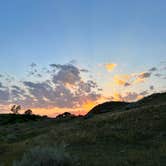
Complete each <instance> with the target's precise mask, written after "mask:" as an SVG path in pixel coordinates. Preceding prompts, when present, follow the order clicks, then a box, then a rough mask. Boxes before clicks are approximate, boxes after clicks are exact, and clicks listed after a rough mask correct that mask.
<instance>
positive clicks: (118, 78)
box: [113, 74, 131, 86]
mask: <svg viewBox="0 0 166 166" xmlns="http://www.w3.org/2000/svg"><path fill="white" fill-rule="evenodd" d="M130 79H131V76H130V75H127V74H126V75H115V76H114V78H113V80H114V83H115V84H116V85H121V86H129V85H130V84H129V80H130Z"/></svg>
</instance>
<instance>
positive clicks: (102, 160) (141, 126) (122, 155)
mask: <svg viewBox="0 0 166 166" xmlns="http://www.w3.org/2000/svg"><path fill="white" fill-rule="evenodd" d="M160 101H161V102H160ZM145 103H146V104H145ZM123 104H124V103H123ZM115 105H116V104H115ZM117 105H118V104H117ZM124 106H126V104H124ZM118 107H119V106H116V108H118ZM57 145H63V147H64V150H65V152H66V153H68V155H69V156H70V158H71V159H72V160H73V161H74V162H75V164H73V166H77V165H80V166H165V163H166V100H165V94H155V95H152V96H149V97H147V98H144V99H142V100H140V101H139V102H138V104H137V105H136V107H134V108H130V109H128V110H126V109H125V111H123V110H122V111H113V112H112V111H110V112H105V113H103V114H97V115H96V116H92V118H88V119H84V118H74V119H71V120H57V119H45V120H44V119H43V120H39V121H29V122H28V123H27V122H23V123H12V124H9V123H6V124H4V125H1V126H0V163H1V164H4V165H5V166H11V165H12V163H13V161H15V160H20V159H21V158H22V156H23V154H24V153H25V152H27V151H28V150H29V149H33V148H34V147H38V146H40V147H42V148H45V147H54V146H57ZM39 153H40V152H39ZM38 157H40V155H38ZM46 157H47V155H46ZM37 160H38V158H35V161H37Z"/></svg>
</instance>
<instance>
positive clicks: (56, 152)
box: [13, 147, 73, 166]
mask: <svg viewBox="0 0 166 166" xmlns="http://www.w3.org/2000/svg"><path fill="white" fill-rule="evenodd" d="M71 165H73V162H72V160H71V158H70V157H69V156H68V155H67V154H65V152H64V149H63V148H60V147H59V148H53V147H44V148H42V147H35V148H33V149H31V150H30V151H28V152H26V153H24V155H23V157H22V159H21V160H20V161H15V162H14V163H13V166H71Z"/></svg>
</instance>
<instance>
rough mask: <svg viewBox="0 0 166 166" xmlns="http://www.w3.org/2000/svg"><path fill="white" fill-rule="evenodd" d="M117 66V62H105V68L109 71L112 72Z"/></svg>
mask: <svg viewBox="0 0 166 166" xmlns="http://www.w3.org/2000/svg"><path fill="white" fill-rule="evenodd" d="M116 66H117V64H115V63H108V64H105V68H106V70H107V71H108V72H111V71H112V70H113V69H114V68H115V67H116Z"/></svg>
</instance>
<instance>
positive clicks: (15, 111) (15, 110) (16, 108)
mask: <svg viewBox="0 0 166 166" xmlns="http://www.w3.org/2000/svg"><path fill="white" fill-rule="evenodd" d="M20 110H21V106H20V105H13V106H12V108H11V111H12V112H13V113H14V114H18V112H19V111H20Z"/></svg>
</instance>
